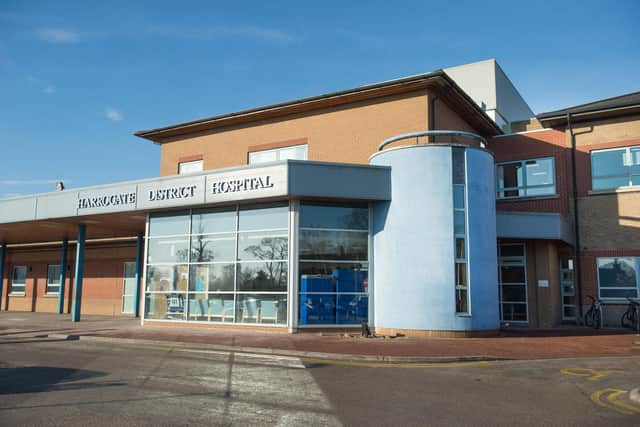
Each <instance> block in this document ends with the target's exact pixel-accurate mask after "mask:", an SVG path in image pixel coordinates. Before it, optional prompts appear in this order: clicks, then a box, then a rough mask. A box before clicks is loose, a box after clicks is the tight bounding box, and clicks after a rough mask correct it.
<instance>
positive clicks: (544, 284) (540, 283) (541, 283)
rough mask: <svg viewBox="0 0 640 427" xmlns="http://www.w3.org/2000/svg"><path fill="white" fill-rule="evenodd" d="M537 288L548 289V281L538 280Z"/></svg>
mask: <svg viewBox="0 0 640 427" xmlns="http://www.w3.org/2000/svg"><path fill="white" fill-rule="evenodd" d="M538 287H539V288H548V287H549V281H548V280H538Z"/></svg>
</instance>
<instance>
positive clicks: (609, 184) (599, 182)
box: [592, 175, 629, 190]
mask: <svg viewBox="0 0 640 427" xmlns="http://www.w3.org/2000/svg"><path fill="white" fill-rule="evenodd" d="M628 185H629V177H628V176H627V175H624V176H617V177H610V178H593V180H592V187H593V189H594V190H607V189H609V188H618V187H626V186H628Z"/></svg>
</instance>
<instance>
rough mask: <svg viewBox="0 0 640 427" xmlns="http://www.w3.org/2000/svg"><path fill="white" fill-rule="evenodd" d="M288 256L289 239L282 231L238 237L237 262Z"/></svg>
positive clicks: (242, 234)
mask: <svg viewBox="0 0 640 427" xmlns="http://www.w3.org/2000/svg"><path fill="white" fill-rule="evenodd" d="M288 256H289V238H288V237H287V232H286V230H284V231H260V232H252V233H240V234H239V235H238V259H239V260H268V259H283V260H286V259H287V258H288Z"/></svg>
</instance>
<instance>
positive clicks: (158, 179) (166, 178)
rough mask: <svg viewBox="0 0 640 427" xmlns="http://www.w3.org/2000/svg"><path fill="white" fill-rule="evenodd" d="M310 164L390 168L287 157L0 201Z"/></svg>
mask: <svg viewBox="0 0 640 427" xmlns="http://www.w3.org/2000/svg"><path fill="white" fill-rule="evenodd" d="M289 163H292V164H303V165H304V164H308V165H318V166H333V167H349V168H366V169H388V168H390V167H389V166H383V165H369V164H364V163H340V162H323V161H314V160H293V159H286V160H276V161H272V162H265V163H259V164H254V165H241V166H230V167H226V168H220V169H209V170H204V171H201V172H197V173H190V174H186V175H165V176H157V177H153V178H142V179H135V180H131V181H118V182H111V183H108V184H98V185H90V186H86V187H76V188H67V189H65V190H63V191H48V192H46V193H35V194H25V195H20V196H14V197H5V198H0V202H5V201H9V200H26V199H32V198H36V199H37V198H39V197H49V196H56V195H59V194H63V193H64V192H65V191H67V192H81V191H91V190H102V189H107V188H110V187H115V186H124V185H137V184H145V183H148V182H163V181H169V180H172V179H176V178H186V177H197V176H205V175H211V174H215V173H224V172H233V171H241V170H250V169H259V168H263V167H267V166H277V165H284V164H289Z"/></svg>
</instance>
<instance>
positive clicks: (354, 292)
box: [299, 202, 369, 327]
mask: <svg viewBox="0 0 640 427" xmlns="http://www.w3.org/2000/svg"><path fill="white" fill-rule="evenodd" d="M368 229H369V209H368V206H367V205H365V204H333V203H318V202H302V203H301V205H300V232H299V258H300V264H299V280H300V282H299V286H300V294H299V322H300V325H301V326H303V327H304V326H305V325H335V324H339V325H356V324H360V323H361V322H363V321H366V320H367V319H368V310H369V308H368V307H369V297H368V292H369V282H368V262H367V260H368V255H369V233H368Z"/></svg>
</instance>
